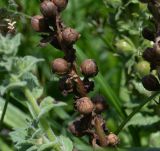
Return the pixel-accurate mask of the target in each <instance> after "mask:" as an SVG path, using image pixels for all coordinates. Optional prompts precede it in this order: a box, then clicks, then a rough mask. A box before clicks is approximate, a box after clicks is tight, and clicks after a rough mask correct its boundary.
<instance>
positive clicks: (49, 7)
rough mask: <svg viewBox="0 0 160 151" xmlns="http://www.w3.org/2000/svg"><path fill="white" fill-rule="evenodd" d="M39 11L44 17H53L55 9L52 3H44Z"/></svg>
mask: <svg viewBox="0 0 160 151" xmlns="http://www.w3.org/2000/svg"><path fill="white" fill-rule="evenodd" d="M40 11H41V13H42V14H43V15H44V16H45V17H55V16H56V12H57V7H56V5H55V4H54V3H53V2H50V1H44V2H42V3H41V5H40Z"/></svg>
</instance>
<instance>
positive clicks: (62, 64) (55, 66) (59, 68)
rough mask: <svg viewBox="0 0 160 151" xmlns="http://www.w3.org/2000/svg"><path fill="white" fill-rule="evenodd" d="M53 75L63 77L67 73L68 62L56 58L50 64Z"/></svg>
mask: <svg viewBox="0 0 160 151" xmlns="http://www.w3.org/2000/svg"><path fill="white" fill-rule="evenodd" d="M51 66H52V71H53V73H56V74H58V75H64V74H66V73H67V72H68V71H69V65H68V62H67V61H66V60H65V59H62V58H57V59H55V60H54V61H52V63H51Z"/></svg>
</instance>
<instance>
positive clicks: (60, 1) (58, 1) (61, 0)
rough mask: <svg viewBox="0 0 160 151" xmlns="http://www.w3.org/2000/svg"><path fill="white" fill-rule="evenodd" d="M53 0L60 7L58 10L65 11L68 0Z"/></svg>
mask: <svg viewBox="0 0 160 151" xmlns="http://www.w3.org/2000/svg"><path fill="white" fill-rule="evenodd" d="M51 1H52V2H53V3H54V4H55V5H56V6H57V7H58V11H63V10H64V9H65V8H66V6H67V4H68V0H51Z"/></svg>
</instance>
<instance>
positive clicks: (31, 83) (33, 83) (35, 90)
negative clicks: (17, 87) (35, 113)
mask: <svg viewBox="0 0 160 151" xmlns="http://www.w3.org/2000/svg"><path fill="white" fill-rule="evenodd" d="M21 80H22V81H23V82H26V84H27V87H28V88H29V89H30V90H31V91H32V95H33V96H34V97H35V99H38V98H39V97H40V96H41V95H42V94H43V88H42V86H40V84H39V81H38V79H37V77H36V76H35V75H33V74H32V73H31V72H26V73H25V74H23V76H22V77H21Z"/></svg>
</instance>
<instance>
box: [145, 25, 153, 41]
mask: <svg viewBox="0 0 160 151" xmlns="http://www.w3.org/2000/svg"><path fill="white" fill-rule="evenodd" d="M142 35H143V37H144V38H145V39H147V40H150V41H154V39H155V35H154V33H153V31H151V30H149V29H148V28H147V27H145V28H144V29H143V30H142Z"/></svg>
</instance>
